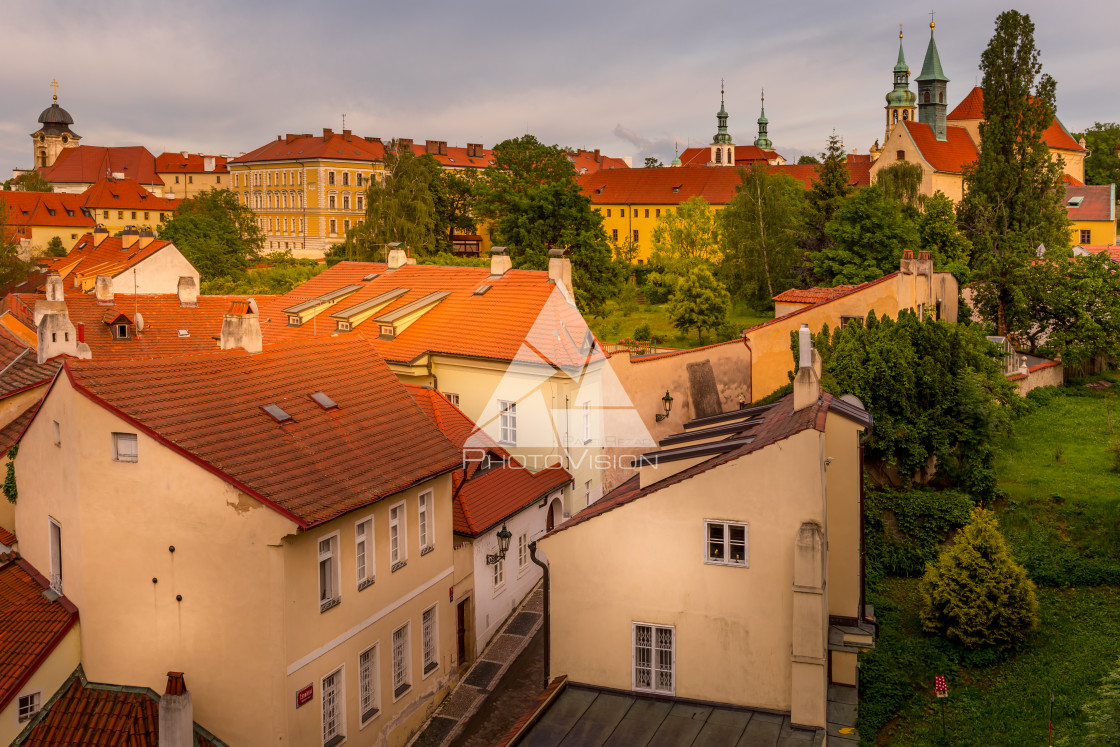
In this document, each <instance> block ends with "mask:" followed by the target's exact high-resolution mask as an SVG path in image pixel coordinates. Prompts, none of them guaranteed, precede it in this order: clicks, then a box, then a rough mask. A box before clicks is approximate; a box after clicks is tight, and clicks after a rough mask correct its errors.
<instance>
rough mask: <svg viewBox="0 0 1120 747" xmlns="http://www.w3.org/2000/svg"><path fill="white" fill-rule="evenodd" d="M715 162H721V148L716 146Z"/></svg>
mask: <svg viewBox="0 0 1120 747" xmlns="http://www.w3.org/2000/svg"><path fill="white" fill-rule="evenodd" d="M716 163H723V149H722V148H716Z"/></svg>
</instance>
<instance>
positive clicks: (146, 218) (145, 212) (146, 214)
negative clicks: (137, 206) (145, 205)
mask: <svg viewBox="0 0 1120 747" xmlns="http://www.w3.org/2000/svg"><path fill="white" fill-rule="evenodd" d="M144 220H148V211H147V210H145V211H144Z"/></svg>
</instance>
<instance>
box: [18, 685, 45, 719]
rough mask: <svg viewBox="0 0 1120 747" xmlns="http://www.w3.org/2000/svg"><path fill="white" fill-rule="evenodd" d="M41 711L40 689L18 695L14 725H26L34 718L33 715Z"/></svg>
mask: <svg viewBox="0 0 1120 747" xmlns="http://www.w3.org/2000/svg"><path fill="white" fill-rule="evenodd" d="M25 700H26V701H27V703H26V705H25V704H24V701H25ZM41 710H43V691H42V689H39V690H28V691H27V692H25V693H20V694H19V697H18V698H16V723H17V724H26V723H27V722H28V721H30V720H31V719H33V718H35V715H36V714H37V713H39V711H41Z"/></svg>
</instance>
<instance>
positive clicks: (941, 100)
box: [937, 91, 945, 104]
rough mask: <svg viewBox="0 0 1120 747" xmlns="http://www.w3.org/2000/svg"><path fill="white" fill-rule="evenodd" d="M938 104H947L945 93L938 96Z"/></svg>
mask: <svg viewBox="0 0 1120 747" xmlns="http://www.w3.org/2000/svg"><path fill="white" fill-rule="evenodd" d="M937 103H939V104H944V103H945V92H944V91H942V92H941V93H939V94H937Z"/></svg>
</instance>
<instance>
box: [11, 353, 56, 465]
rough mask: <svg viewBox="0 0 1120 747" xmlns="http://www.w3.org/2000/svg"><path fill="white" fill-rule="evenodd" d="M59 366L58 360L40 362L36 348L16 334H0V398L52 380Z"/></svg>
mask: <svg viewBox="0 0 1120 747" xmlns="http://www.w3.org/2000/svg"><path fill="white" fill-rule="evenodd" d="M59 366H60V364H59V362H58V361H47V362H45V363H42V364H40V363H39V358H38V356H37V355H36V353H35V348H33V347H29V346H27V345H26V344H24V343H23V342H22V341H20V340H18V339H16V338H15V336H14V335H11V334H0V398H3V397H8V396H10V395H12V394H15V393H17V392H22V391H24V390H26V389H32V388H34V387H37V386H42V385H43V384H46V383H48V382H50V380H51V379H53V378H54V375H55V374H56V373H58V369H59ZM5 450H6V449H5Z"/></svg>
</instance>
